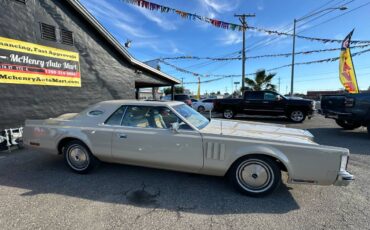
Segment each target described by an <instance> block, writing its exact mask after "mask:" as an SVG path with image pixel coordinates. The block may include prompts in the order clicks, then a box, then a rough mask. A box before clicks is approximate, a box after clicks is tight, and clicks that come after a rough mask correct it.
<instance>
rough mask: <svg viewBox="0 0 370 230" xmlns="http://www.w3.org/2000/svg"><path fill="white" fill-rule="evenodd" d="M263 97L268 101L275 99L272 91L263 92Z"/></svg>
mask: <svg viewBox="0 0 370 230" xmlns="http://www.w3.org/2000/svg"><path fill="white" fill-rule="evenodd" d="M263 99H264V100H268V101H275V100H276V95H275V94H274V93H270V92H265V93H264V96H263Z"/></svg>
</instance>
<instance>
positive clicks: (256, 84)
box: [245, 69, 276, 91]
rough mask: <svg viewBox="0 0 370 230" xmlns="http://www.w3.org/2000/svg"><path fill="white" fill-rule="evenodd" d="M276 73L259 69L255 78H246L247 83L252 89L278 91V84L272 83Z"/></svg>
mask: <svg viewBox="0 0 370 230" xmlns="http://www.w3.org/2000/svg"><path fill="white" fill-rule="evenodd" d="M275 75H276V73H269V74H266V70H264V69H262V70H258V71H257V72H256V76H255V77H254V79H250V78H245V83H246V84H247V85H248V87H249V88H251V89H252V90H271V91H276V85H273V84H271V80H272V78H273V77H275Z"/></svg>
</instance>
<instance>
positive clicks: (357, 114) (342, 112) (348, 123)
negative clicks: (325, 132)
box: [319, 93, 370, 134]
mask: <svg viewBox="0 0 370 230" xmlns="http://www.w3.org/2000/svg"><path fill="white" fill-rule="evenodd" d="M319 112H320V113H321V114H322V115H324V116H325V117H327V118H332V119H335V121H336V122H337V124H338V125H339V126H341V127H342V128H344V129H347V130H352V129H356V128H359V127H361V126H366V127H367V131H368V133H369V134H370V93H358V94H342V95H323V96H321V108H320V110H319Z"/></svg>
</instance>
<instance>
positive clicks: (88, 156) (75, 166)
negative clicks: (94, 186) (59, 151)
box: [63, 140, 99, 174]
mask: <svg viewBox="0 0 370 230" xmlns="http://www.w3.org/2000/svg"><path fill="white" fill-rule="evenodd" d="M63 155H64V160H65V162H66V164H67V165H68V166H69V167H70V168H71V169H72V170H73V171H75V172H77V173H80V174H85V173H88V172H89V171H90V170H92V169H93V168H94V167H95V166H96V165H97V164H98V162H99V160H98V159H97V158H96V157H94V155H92V153H91V152H90V150H89V149H88V148H87V146H86V145H85V144H84V143H82V142H81V141H78V140H75V141H70V142H68V143H67V144H66V145H65V146H64V147H63Z"/></svg>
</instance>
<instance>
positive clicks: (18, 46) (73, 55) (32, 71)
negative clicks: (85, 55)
mask: <svg viewBox="0 0 370 230" xmlns="http://www.w3.org/2000/svg"><path fill="white" fill-rule="evenodd" d="M0 83H4V84H26V85H48V86H68V87H81V76H80V63H79V53H77V52H72V51H68V50H62V49H58V48H54V47H48V46H42V45H37V44H33V43H29V42H24V41H19V40H14V39H9V38H4V37H0Z"/></svg>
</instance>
